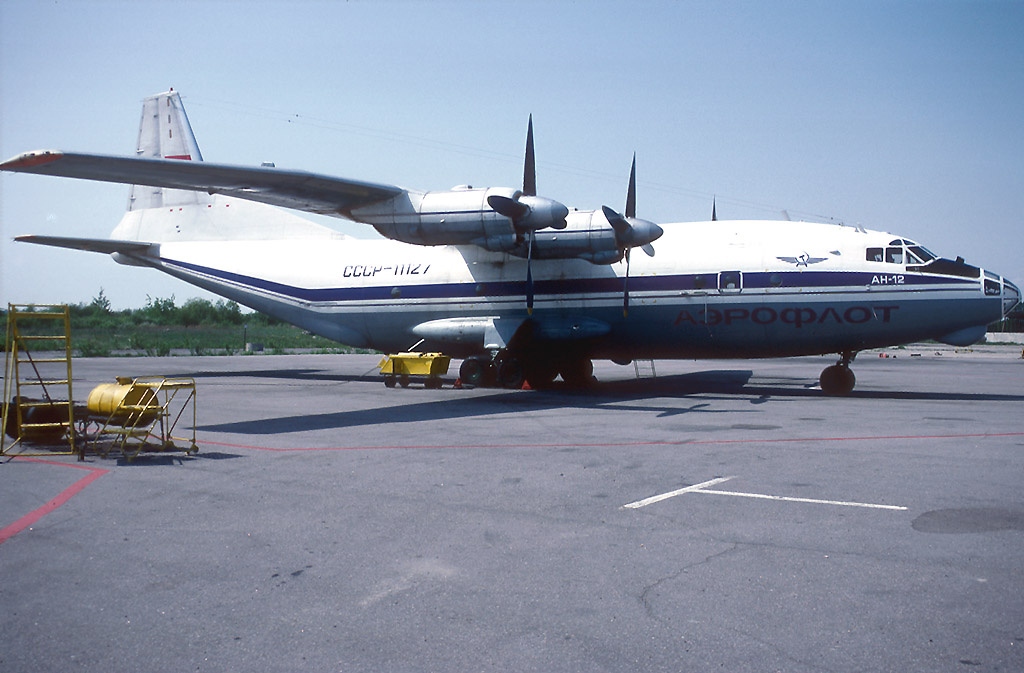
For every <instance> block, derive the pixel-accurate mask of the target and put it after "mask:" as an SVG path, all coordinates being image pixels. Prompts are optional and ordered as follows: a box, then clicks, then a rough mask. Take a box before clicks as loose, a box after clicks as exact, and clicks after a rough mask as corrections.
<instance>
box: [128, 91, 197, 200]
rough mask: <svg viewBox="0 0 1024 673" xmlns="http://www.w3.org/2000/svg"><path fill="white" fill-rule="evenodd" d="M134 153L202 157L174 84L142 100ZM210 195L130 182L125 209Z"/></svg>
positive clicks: (142, 155) (186, 159)
mask: <svg viewBox="0 0 1024 673" xmlns="http://www.w3.org/2000/svg"><path fill="white" fill-rule="evenodd" d="M135 153H136V155H137V156H140V157H152V158H157V159H180V160H183V161H202V160H203V155H202V153H201V152H200V151H199V144H198V143H196V137H195V135H194V134H193V133H192V126H191V125H190V124H189V123H188V116H187V115H186V114H185V108H184V106H182V104H181V96H180V95H179V94H178V92H177V91H175V90H174V89H173V88H172V89H171V90H170V91H165V92H164V93H158V94H156V95H155V96H150V97H149V98H146V99H145V100H143V101H142V119H141V120H140V121H139V140H138V144H137V146H136V150H135ZM210 201H211V199H210V196H209V195H207V194H203V193H202V192H189V191H182V190H178V189H164V188H162V187H147V186H144V185H132V188H131V192H130V195H129V197H128V210H129V211H133V210H143V209H147V208H162V207H165V206H185V205H197V204H205V203H210Z"/></svg>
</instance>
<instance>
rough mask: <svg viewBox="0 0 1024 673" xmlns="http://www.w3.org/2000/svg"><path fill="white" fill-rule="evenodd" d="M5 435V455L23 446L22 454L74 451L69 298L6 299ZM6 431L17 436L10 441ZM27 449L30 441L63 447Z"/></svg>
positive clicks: (0, 443) (1, 443)
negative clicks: (63, 448)
mask: <svg viewBox="0 0 1024 673" xmlns="http://www.w3.org/2000/svg"><path fill="white" fill-rule="evenodd" d="M6 348H7V351H6V352H7V357H6V361H5V364H4V392H3V414H2V416H3V418H2V427H3V433H4V434H3V435H0V455H6V454H11V453H12V451H13V450H14V449H15V447H19V451H18V452H17V454H18V455H21V456H40V455H47V456H52V455H55V454H71V453H74V452H75V423H74V421H75V412H74V402H73V397H72V394H71V314H70V311H69V310H68V307H67V305H66V304H59V305H58V304H47V305H27V304H8V305H7V340H6ZM7 437H10V438H12V439H13V440H14V441H13V442H12V443H11V444H10V445H7ZM65 442H66V443H67V447H68V450H67V451H60V450H53V448H50V450H48V451H46V452H45V453H39V452H28V451H26V450H25V449H26V443H29V444H33V445H37V446H46V447H48V448H49V447H60V446H62V445H63V444H64V443H65Z"/></svg>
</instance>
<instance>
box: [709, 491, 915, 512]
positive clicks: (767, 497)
mask: <svg viewBox="0 0 1024 673" xmlns="http://www.w3.org/2000/svg"><path fill="white" fill-rule="evenodd" d="M694 492H695V493H706V494H707V495H735V496H739V497H741V498H761V499H762V500H783V501H785V502H806V503H811V504H812V505H839V506H841V507H867V508H869V509H891V510H896V511H899V512H903V511H906V509H907V508H906V507H900V506H898V505H875V504H872V503H869V502H845V501H843V500H816V499H814V498H791V497H789V496H785V495H765V494H763V493H737V492H735V491H705V490H703V489H702V490H699V491H694Z"/></svg>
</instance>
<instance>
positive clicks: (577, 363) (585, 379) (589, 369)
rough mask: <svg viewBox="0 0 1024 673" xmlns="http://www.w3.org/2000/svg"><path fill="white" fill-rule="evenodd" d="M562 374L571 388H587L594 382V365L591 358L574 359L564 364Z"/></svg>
mask: <svg viewBox="0 0 1024 673" xmlns="http://www.w3.org/2000/svg"><path fill="white" fill-rule="evenodd" d="M561 374H562V380H563V381H565V384H566V385H567V386H569V387H570V388H586V387H587V386H589V385H590V384H591V383H593V382H594V363H593V362H591V361H590V358H572V359H569V360H566V361H565V362H563V363H562V367H561Z"/></svg>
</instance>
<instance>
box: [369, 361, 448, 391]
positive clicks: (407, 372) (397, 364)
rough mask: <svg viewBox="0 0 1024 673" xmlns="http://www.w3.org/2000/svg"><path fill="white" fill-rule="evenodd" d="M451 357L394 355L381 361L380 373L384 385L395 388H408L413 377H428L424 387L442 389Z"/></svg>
mask: <svg viewBox="0 0 1024 673" xmlns="http://www.w3.org/2000/svg"><path fill="white" fill-rule="evenodd" d="M451 361H452V359H451V357H449V356H447V355H443V354H441V353H394V354H392V355H388V356H386V357H385V358H384V359H383V360H381V361H380V364H379V365H378V366H379V367H380V373H381V374H383V375H384V385H386V386H387V387H388V388H394V387H395V384H396V383H398V384H400V385H401V386H402V387H403V388H405V387H407V386H408V385H409V383H410V381H411V380H412V377H413V376H415V377H417V378H422V377H426V378H425V380H424V382H423V385H424V386H426V387H427V388H440V387H441V377H442V376H444V375H445V374H447V373H448V366H449V365H450V364H451Z"/></svg>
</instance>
